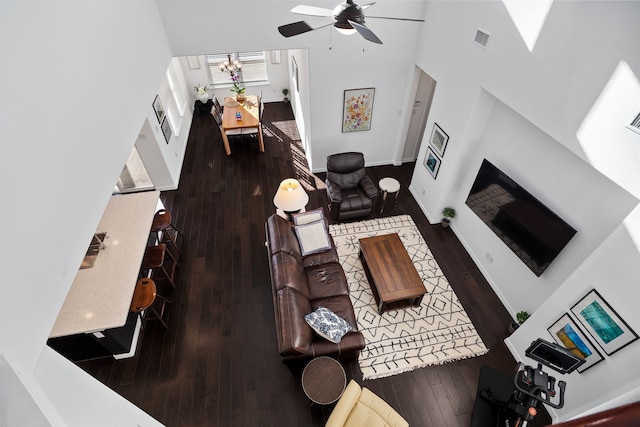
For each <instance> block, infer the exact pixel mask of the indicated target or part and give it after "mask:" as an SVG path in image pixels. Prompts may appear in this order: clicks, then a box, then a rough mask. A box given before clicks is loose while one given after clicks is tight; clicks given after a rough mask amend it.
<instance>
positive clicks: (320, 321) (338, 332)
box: [304, 306, 353, 344]
mask: <svg viewBox="0 0 640 427" xmlns="http://www.w3.org/2000/svg"><path fill="white" fill-rule="evenodd" d="M304 320H306V321H307V323H308V324H309V326H311V329H313V330H314V331H316V333H317V334H318V335H320V336H321V337H323V338H326V339H328V340H329V341H331V342H332V343H335V344H338V343H339V342H340V340H341V339H342V337H343V336H344V335H345V334H346V333H347V332H350V331H353V327H352V326H351V325H350V324H349V323H348V322H347V321H346V320H344V319H343V318H341V317H340V316H338V315H336V314H335V313H334V312H333V311H331V310H329V309H328V308H325V307H322V306H321V307H318V308H317V310H316V311H314V312H312V313H309V314H307V315H305V316H304Z"/></svg>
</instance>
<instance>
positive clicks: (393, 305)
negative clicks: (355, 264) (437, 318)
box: [360, 233, 427, 314]
mask: <svg viewBox="0 0 640 427" xmlns="http://www.w3.org/2000/svg"><path fill="white" fill-rule="evenodd" d="M360 260H361V261H362V265H363V266H364V271H365V272H366V274H367V278H368V279H369V284H370V285H371V291H372V292H373V296H374V297H375V299H376V303H377V304H378V312H379V313H380V314H382V313H384V312H385V311H386V310H389V309H397V308H402V307H406V306H409V305H414V306H419V305H420V303H421V302H422V297H423V296H424V294H426V293H427V289H426V288H425V287H424V284H423V283H422V279H421V278H420V275H419V274H418V272H417V271H416V268H415V266H414V265H413V262H412V261H411V258H409V254H408V253H407V250H406V249H405V248H404V245H403V244H402V241H401V240H400V236H398V234H397V233H393V234H385V235H382V236H374V237H366V238H363V239H360Z"/></svg>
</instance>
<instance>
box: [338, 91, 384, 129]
mask: <svg viewBox="0 0 640 427" xmlns="http://www.w3.org/2000/svg"><path fill="white" fill-rule="evenodd" d="M375 91H376V90H375V88H366V89H347V90H345V91H344V104H343V112H342V132H358V131H361V130H369V129H371V111H372V110H373V96H374V94H375Z"/></svg>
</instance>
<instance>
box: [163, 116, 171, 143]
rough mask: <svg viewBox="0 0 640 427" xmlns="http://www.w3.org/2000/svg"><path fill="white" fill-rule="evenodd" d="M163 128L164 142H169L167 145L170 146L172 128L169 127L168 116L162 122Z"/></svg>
mask: <svg viewBox="0 0 640 427" xmlns="http://www.w3.org/2000/svg"><path fill="white" fill-rule="evenodd" d="M161 127H162V134H163V135H164V140H165V141H167V144H168V143H169V140H170V139H171V126H170V125H169V120H167V117H166V116H165V118H164V119H163V120H162V125H161Z"/></svg>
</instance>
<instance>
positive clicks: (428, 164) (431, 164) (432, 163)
mask: <svg viewBox="0 0 640 427" xmlns="http://www.w3.org/2000/svg"><path fill="white" fill-rule="evenodd" d="M440 163H441V160H440V158H439V157H438V156H437V155H436V154H435V153H434V152H433V150H432V149H431V147H427V153H426V154H425V155H424V162H423V164H424V167H425V168H427V170H428V171H429V173H430V174H431V176H432V177H433V179H436V177H437V176H438V171H439V170H440Z"/></svg>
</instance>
